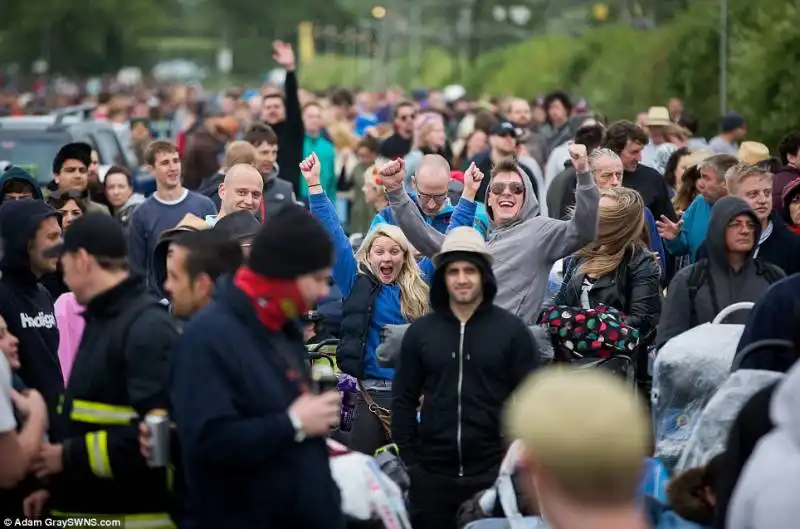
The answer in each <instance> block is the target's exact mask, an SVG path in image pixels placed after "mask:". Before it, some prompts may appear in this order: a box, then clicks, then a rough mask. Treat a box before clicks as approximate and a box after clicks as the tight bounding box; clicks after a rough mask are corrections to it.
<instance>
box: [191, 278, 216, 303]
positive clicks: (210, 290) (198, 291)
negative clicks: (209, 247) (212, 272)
mask: <svg viewBox="0 0 800 529" xmlns="http://www.w3.org/2000/svg"><path fill="white" fill-rule="evenodd" d="M192 290H194V293H195V295H196V296H197V297H198V298H202V299H206V300H209V301H210V300H211V298H212V297H213V296H214V281H213V280H212V279H211V276H209V275H208V274H205V273H201V274H198V275H197V277H195V278H194V284H193V285H192Z"/></svg>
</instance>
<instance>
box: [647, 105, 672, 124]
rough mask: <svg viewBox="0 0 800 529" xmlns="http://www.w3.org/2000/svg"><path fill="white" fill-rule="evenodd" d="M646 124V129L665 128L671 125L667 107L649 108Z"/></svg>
mask: <svg viewBox="0 0 800 529" xmlns="http://www.w3.org/2000/svg"><path fill="white" fill-rule="evenodd" d="M646 123H647V126H648V127H666V126H667V125H669V124H671V123H672V120H671V119H669V110H668V109H667V107H650V110H648V111H647V121H646Z"/></svg>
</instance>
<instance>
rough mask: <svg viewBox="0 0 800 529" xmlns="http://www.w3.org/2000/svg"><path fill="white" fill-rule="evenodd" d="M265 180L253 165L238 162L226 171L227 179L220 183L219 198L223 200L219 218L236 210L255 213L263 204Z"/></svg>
mask: <svg viewBox="0 0 800 529" xmlns="http://www.w3.org/2000/svg"><path fill="white" fill-rule="evenodd" d="M263 192H264V180H263V179H262V178H261V173H259V172H258V169H256V168H255V167H253V166H252V165H247V164H236V165H234V166H233V167H231V168H230V169H228V172H227V173H225V180H224V181H223V182H222V183H221V184H220V185H219V198H220V200H221V201H222V204H221V205H220V210H219V215H218V217H217V218H221V217H224V216H225V215H228V214H230V213H233V212H234V211H250V212H251V213H255V212H256V211H257V210H258V208H259V206H260V205H261V195H262V194H263Z"/></svg>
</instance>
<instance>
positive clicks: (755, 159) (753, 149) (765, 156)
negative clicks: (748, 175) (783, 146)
mask: <svg viewBox="0 0 800 529" xmlns="http://www.w3.org/2000/svg"><path fill="white" fill-rule="evenodd" d="M738 157H739V160H741V161H742V163H746V164H747V165H757V164H759V163H761V162H765V161H767V160H769V148H768V147H767V146H766V145H764V144H763V143H758V142H757V141H745V142H742V145H741V146H740V147H739V154H738Z"/></svg>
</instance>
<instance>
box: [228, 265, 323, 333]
mask: <svg viewBox="0 0 800 529" xmlns="http://www.w3.org/2000/svg"><path fill="white" fill-rule="evenodd" d="M233 284H234V285H236V287H237V288H239V289H240V290H241V291H242V292H244V293H245V294H246V295H247V297H248V299H249V300H250V302H251V303H252V305H253V308H254V309H255V311H256V315H257V316H258V320H259V321H260V322H261V324H262V325H264V327H266V328H267V329H269V330H270V331H272V332H278V331H280V330H281V329H283V326H284V325H286V322H287V321H289V320H293V319H297V318H299V317H300V316H301V315H302V314H304V313H306V312H307V311H308V307H307V306H306V303H305V301H303V296H301V295H300V290H299V289H298V288H297V282H296V281H295V280H294V279H277V278H272V277H264V276H261V275H258V274H256V273H255V272H253V271H252V270H250V269H249V268H248V267H246V266H242V267H241V268H239V270H237V271H236V275H235V276H234V278H233Z"/></svg>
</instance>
